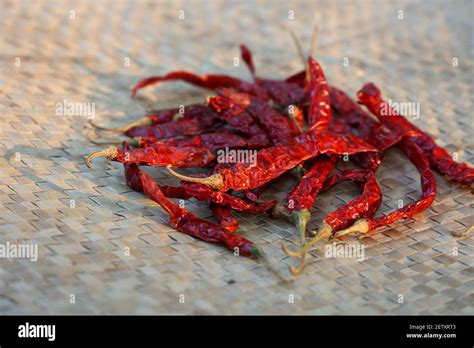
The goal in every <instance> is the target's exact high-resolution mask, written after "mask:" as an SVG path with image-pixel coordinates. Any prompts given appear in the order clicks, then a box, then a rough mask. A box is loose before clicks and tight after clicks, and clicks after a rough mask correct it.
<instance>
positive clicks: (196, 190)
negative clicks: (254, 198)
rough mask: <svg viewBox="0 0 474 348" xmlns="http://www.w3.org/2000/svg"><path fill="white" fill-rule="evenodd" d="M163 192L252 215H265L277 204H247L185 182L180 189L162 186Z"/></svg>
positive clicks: (224, 194) (227, 195)
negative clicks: (209, 202)
mask: <svg viewBox="0 0 474 348" xmlns="http://www.w3.org/2000/svg"><path fill="white" fill-rule="evenodd" d="M161 190H162V192H163V193H164V195H165V196H166V197H172V198H179V199H190V198H196V199H198V200H200V201H212V202H213V203H215V204H218V205H221V206H224V207H227V208H232V209H234V210H237V211H240V212H243V213H251V214H261V213H264V212H266V211H267V210H269V209H271V208H273V206H274V205H275V203H276V201H275V200H273V199H272V200H268V201H264V202H259V203H253V202H246V201H245V200H243V199H241V198H238V197H234V196H232V195H230V194H228V193H224V192H220V191H214V190H212V189H210V188H209V187H207V186H205V185H202V184H198V183H188V182H185V183H183V184H182V185H181V186H178V187H173V186H162V187H161Z"/></svg>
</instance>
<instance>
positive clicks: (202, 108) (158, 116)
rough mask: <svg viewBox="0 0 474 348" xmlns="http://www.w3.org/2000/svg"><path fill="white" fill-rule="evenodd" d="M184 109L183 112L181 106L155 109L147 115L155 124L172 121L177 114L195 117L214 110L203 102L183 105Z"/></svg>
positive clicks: (183, 116)
mask: <svg viewBox="0 0 474 348" xmlns="http://www.w3.org/2000/svg"><path fill="white" fill-rule="evenodd" d="M182 111H183V112H182V113H181V108H179V107H178V108H171V109H162V110H155V111H153V112H151V113H149V114H148V115H147V116H146V117H148V118H149V119H150V123H151V124H152V125H154V124H162V123H167V122H171V121H173V119H174V118H176V116H177V115H180V117H182V118H193V117H201V116H203V115H206V114H209V113H212V110H211V109H209V107H207V106H206V105H201V104H192V105H186V106H184V107H183V109H182Z"/></svg>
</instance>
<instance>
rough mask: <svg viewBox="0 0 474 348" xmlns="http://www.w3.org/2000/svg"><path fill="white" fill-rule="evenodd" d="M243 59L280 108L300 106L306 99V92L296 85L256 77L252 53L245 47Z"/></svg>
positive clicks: (254, 77)
mask: <svg viewBox="0 0 474 348" xmlns="http://www.w3.org/2000/svg"><path fill="white" fill-rule="evenodd" d="M240 52H241V56H242V59H243V60H244V62H245V63H246V64H247V66H248V68H249V70H250V73H251V74H252V77H253V79H254V81H255V83H256V84H257V85H258V86H260V87H261V88H262V89H263V90H265V92H266V93H267V95H268V96H269V97H270V99H271V100H272V101H273V102H274V103H275V104H276V105H278V106H279V107H281V108H287V107H288V106H290V105H298V104H300V102H301V101H302V100H303V98H304V95H305V93H304V90H303V89H302V88H301V87H300V86H298V85H297V84H294V83H291V82H290V83H288V82H286V81H279V80H268V79H262V78H258V77H257V76H256V75H255V67H254V65H253V59H252V53H251V52H250V50H249V49H248V48H247V47H246V46H245V45H240Z"/></svg>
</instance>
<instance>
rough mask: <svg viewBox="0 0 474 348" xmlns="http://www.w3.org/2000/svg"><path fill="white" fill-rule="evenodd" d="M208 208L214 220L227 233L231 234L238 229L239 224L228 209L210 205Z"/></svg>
mask: <svg viewBox="0 0 474 348" xmlns="http://www.w3.org/2000/svg"><path fill="white" fill-rule="evenodd" d="M209 207H210V209H211V211H212V214H214V216H215V218H216V219H217V220H218V221H219V224H220V225H221V227H222V228H223V229H224V230H226V231H227V232H230V233H233V232H235V231H237V230H238V229H239V223H238V222H237V220H236V219H235V218H234V215H232V212H231V211H230V209H229V208H227V207H223V206H220V205H218V204H214V203H212V202H211V203H210V204H209Z"/></svg>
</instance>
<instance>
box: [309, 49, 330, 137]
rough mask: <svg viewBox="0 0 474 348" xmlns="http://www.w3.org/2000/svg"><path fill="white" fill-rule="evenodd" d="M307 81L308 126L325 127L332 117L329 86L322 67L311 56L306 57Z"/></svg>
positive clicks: (321, 128) (322, 128)
mask: <svg viewBox="0 0 474 348" xmlns="http://www.w3.org/2000/svg"><path fill="white" fill-rule="evenodd" d="M308 67H309V81H308V83H307V86H306V92H307V93H308V94H309V101H310V103H309V109H308V126H309V127H310V129H311V128H314V129H320V130H324V129H327V128H328V126H329V123H330V122H331V119H332V113H331V103H330V99H329V88H328V83H327V81H326V77H325V76H324V73H323V69H322V68H321V66H320V65H319V63H318V62H317V61H316V60H314V59H313V58H309V59H308Z"/></svg>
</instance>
